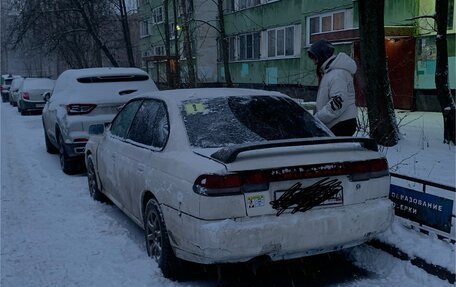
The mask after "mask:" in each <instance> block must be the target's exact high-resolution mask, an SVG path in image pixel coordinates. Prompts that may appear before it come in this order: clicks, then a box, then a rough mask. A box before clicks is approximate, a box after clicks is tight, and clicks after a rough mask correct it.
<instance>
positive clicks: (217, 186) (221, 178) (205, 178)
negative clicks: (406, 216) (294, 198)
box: [193, 158, 389, 196]
mask: <svg viewBox="0 0 456 287" xmlns="http://www.w3.org/2000/svg"><path fill="white" fill-rule="evenodd" d="M341 175H347V176H348V179H349V180H350V181H362V180H368V179H370V178H378V177H383V176H387V175H389V170H388V162H387V161H386V159H384V158H379V159H372V160H366V161H354V162H334V163H324V164H313V165H303V166H293V167H282V168H274V169H267V170H254V171H243V172H239V173H232V174H227V175H217V174H203V175H201V176H199V177H198V178H197V179H196V180H195V183H194V184H193V191H194V192H196V193H198V194H201V195H205V196H224V195H234V194H241V193H243V192H257V191H264V190H268V189H269V183H270V182H277V181H288V180H299V179H304V178H318V177H328V176H341Z"/></svg>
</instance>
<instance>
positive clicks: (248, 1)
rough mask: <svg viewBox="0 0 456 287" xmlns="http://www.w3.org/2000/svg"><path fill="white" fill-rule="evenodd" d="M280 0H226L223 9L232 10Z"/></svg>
mask: <svg viewBox="0 0 456 287" xmlns="http://www.w3.org/2000/svg"><path fill="white" fill-rule="evenodd" d="M276 1H280V0H226V1H225V10H226V11H228V12H234V11H239V10H244V9H248V8H251V7H255V6H258V5H263V4H267V3H271V2H276Z"/></svg>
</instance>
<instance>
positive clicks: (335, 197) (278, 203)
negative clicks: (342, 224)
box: [271, 178, 343, 215]
mask: <svg viewBox="0 0 456 287" xmlns="http://www.w3.org/2000/svg"><path fill="white" fill-rule="evenodd" d="M271 204H272V207H273V208H274V209H276V210H277V211H278V213H277V215H280V214H281V213H283V212H284V211H285V210H288V209H292V210H293V211H292V212H293V213H294V212H297V211H302V212H305V211H306V210H309V209H311V208H314V207H316V206H328V205H342V204H343V188H342V182H341V181H339V180H337V179H329V178H325V179H323V180H320V181H318V182H316V183H314V184H312V185H309V186H303V185H302V183H300V182H297V183H295V184H294V185H293V186H291V187H290V188H289V189H287V190H276V191H274V201H272V202H271Z"/></svg>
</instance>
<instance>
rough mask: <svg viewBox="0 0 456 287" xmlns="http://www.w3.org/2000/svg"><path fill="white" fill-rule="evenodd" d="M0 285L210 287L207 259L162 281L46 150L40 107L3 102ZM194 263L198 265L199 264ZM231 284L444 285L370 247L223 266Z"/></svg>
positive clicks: (130, 227)
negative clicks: (255, 266)
mask: <svg viewBox="0 0 456 287" xmlns="http://www.w3.org/2000/svg"><path fill="white" fill-rule="evenodd" d="M0 209H1V269H0V270H1V271H0V272H1V284H0V285H1V286H5V287H7V286H21V287H26V286H216V285H217V280H216V273H215V272H214V268H208V271H206V272H203V270H204V269H203V268H201V267H198V268H195V270H197V272H194V274H193V275H190V276H189V278H188V280H185V281H183V282H173V281H169V280H167V279H165V278H163V276H162V275H161V272H160V270H159V269H158V267H157V265H156V264H155V262H153V261H152V260H150V259H149V258H148V257H147V255H146V252H145V246H144V245H145V244H144V238H143V233H142V230H141V229H140V228H139V227H138V226H136V225H135V224H134V223H132V222H131V221H130V220H129V219H128V218H127V217H126V216H125V215H123V213H121V211H120V210H119V209H118V208H116V207H115V206H110V205H105V204H101V203H98V202H95V201H93V200H92V199H91V198H90V197H89V193H88V190H87V182H86V177H85V175H77V176H68V175H65V174H64V173H63V172H62V171H61V170H60V167H59V162H58V157H57V156H56V155H50V154H48V153H46V151H45V147H44V137H43V129H42V125H41V116H39V115H33V116H25V117H24V116H20V115H19V114H18V113H17V110H16V109H13V108H12V107H11V106H10V105H9V104H5V103H3V104H1V206H0ZM198 270H199V271H198ZM223 270H224V272H225V274H226V275H225V276H226V277H227V278H230V279H231V280H228V282H231V285H233V286H243V285H246V286H247V285H248V286H304V285H306V286H450V284H448V282H445V281H442V280H439V279H438V278H436V277H434V276H430V275H427V274H426V273H424V272H423V271H422V270H421V269H418V268H416V267H414V266H412V265H411V264H409V263H407V262H403V261H400V260H397V259H395V258H393V257H391V256H390V255H388V254H386V253H384V252H381V251H378V250H376V249H373V248H371V247H368V246H360V247H357V248H354V249H351V250H349V251H346V252H344V253H339V254H335V255H331V256H319V257H312V258H307V259H305V260H297V261H292V262H286V263H276V264H273V265H269V266H266V267H263V268H260V269H259V270H258V272H257V274H256V276H254V275H252V274H250V273H248V272H245V271H244V268H243V266H242V265H239V264H238V265H234V266H232V265H230V266H225V268H224V269H223Z"/></svg>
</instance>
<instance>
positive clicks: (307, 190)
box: [195, 140, 389, 216]
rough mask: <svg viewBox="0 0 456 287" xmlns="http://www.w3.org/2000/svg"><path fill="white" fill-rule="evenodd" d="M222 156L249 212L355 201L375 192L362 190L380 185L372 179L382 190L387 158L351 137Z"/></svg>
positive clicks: (207, 152)
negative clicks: (240, 180) (237, 178)
mask: <svg viewBox="0 0 456 287" xmlns="http://www.w3.org/2000/svg"><path fill="white" fill-rule="evenodd" d="M292 142H293V141H292ZM295 142H296V141H295ZM213 151H214V150H200V151H195V152H197V153H199V154H200V155H204V156H206V157H211V156H212V158H214V154H216V153H213ZM219 151H220V150H219ZM211 152H212V153H211ZM215 157H217V156H215ZM217 160H219V159H217ZM226 161H228V162H223V161H221V162H222V163H223V164H225V166H226V170H227V173H228V174H240V177H241V178H243V187H242V194H243V196H244V201H245V208H246V215H247V216H258V215H266V214H277V215H280V214H281V213H290V212H297V211H306V210H308V209H311V208H327V207H334V206H342V205H350V204H356V203H360V202H363V201H365V200H366V199H369V198H373V197H375V196H376V195H377V192H374V193H369V191H366V190H368V189H372V188H374V189H376V188H377V189H378V187H373V186H372V184H373V183H374V181H372V180H371V181H370V179H371V178H383V179H381V180H380V182H378V184H379V187H380V189H382V188H383V189H384V188H387V186H385V185H388V184H389V177H388V169H387V163H386V160H385V159H384V158H382V157H381V156H380V155H379V153H378V152H376V151H373V150H369V149H366V148H364V147H362V146H361V145H360V144H359V143H355V142H337V140H336V142H335V143H331V144H328V143H325V144H311V145H304V146H299V145H298V146H282V147H272V148H266V149H254V150H248V151H243V152H241V153H239V154H238V155H237V157H236V158H235V160H233V161H232V162H229V161H231V160H226ZM379 170H380V172H378V171H379ZM385 179H386V180H385ZM246 182H247V183H246ZM265 183H266V184H265ZM261 184H262V185H261ZM383 193H384V192H383Z"/></svg>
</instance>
